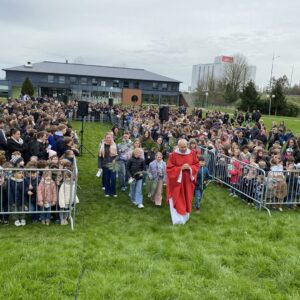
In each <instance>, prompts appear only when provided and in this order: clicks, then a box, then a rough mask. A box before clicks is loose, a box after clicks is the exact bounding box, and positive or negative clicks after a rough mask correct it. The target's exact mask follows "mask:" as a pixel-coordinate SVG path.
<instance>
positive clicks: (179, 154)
mask: <svg viewBox="0 0 300 300" xmlns="http://www.w3.org/2000/svg"><path fill="white" fill-rule="evenodd" d="M198 169H199V161H198V158H197V154H196V152H195V151H191V150H190V149H188V148H187V141H186V140H185V139H181V140H179V141H178V149H176V150H174V151H173V152H172V153H171V155H170V156H169V159H168V162H167V203H168V204H169V205H170V212H171V218H172V223H173V224H185V223H186V222H187V220H188V219H189V216H190V212H191V211H192V201H193V197H194V188H195V184H196V180H197V173H198Z"/></svg>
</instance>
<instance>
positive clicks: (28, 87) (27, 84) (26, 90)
mask: <svg viewBox="0 0 300 300" xmlns="http://www.w3.org/2000/svg"><path fill="white" fill-rule="evenodd" d="M21 93H22V95H23V96H24V95H29V96H30V97H32V96H33V94H34V88H33V85H32V82H31V81H30V79H29V78H28V77H26V78H25V80H24V82H23V84H22V89H21Z"/></svg>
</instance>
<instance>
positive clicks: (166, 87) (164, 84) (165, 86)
mask: <svg viewBox="0 0 300 300" xmlns="http://www.w3.org/2000/svg"><path fill="white" fill-rule="evenodd" d="M161 87H162V90H163V91H167V90H168V84H167V83H163V84H162V86H161Z"/></svg>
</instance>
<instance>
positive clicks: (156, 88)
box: [152, 82, 158, 90]
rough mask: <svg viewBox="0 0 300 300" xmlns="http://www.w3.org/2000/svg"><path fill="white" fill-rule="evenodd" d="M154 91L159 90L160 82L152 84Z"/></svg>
mask: <svg viewBox="0 0 300 300" xmlns="http://www.w3.org/2000/svg"><path fill="white" fill-rule="evenodd" d="M152 90H158V82H153V83H152Z"/></svg>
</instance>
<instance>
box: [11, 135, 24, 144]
mask: <svg viewBox="0 0 300 300" xmlns="http://www.w3.org/2000/svg"><path fill="white" fill-rule="evenodd" d="M10 138H11V139H12V140H14V141H15V142H16V143H18V144H19V145H23V140H22V139H21V138H20V139H19V140H18V141H17V140H16V139H15V138H14V137H13V136H12V137H10Z"/></svg>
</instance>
